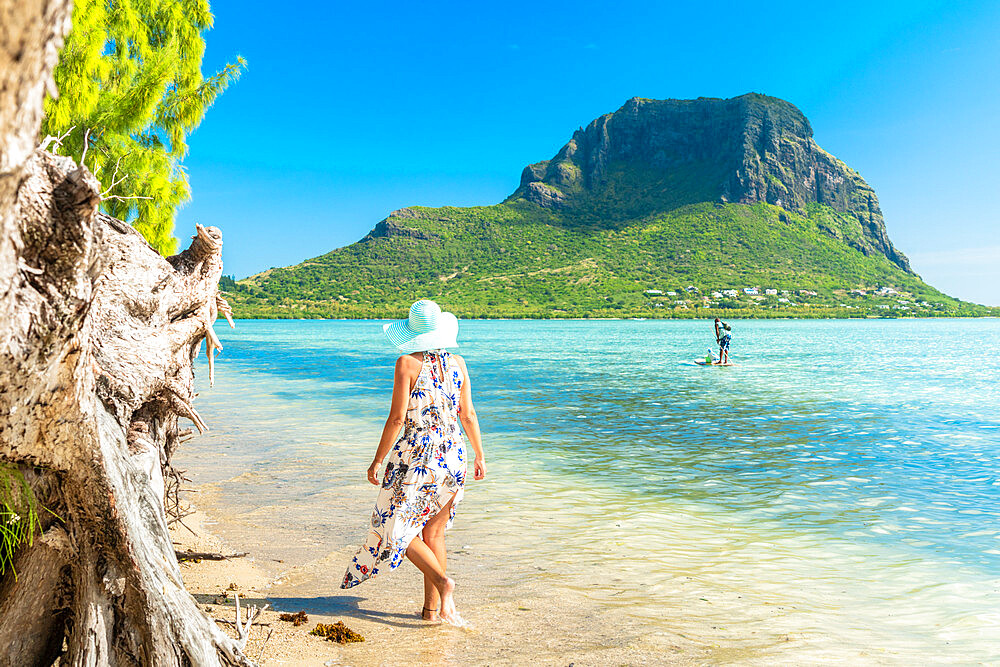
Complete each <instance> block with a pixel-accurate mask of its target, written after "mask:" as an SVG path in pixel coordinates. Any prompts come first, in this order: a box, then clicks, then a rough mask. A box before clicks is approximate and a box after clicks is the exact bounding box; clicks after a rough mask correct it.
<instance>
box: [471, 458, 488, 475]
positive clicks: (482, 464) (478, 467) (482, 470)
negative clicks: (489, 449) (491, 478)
mask: <svg viewBox="0 0 1000 667" xmlns="http://www.w3.org/2000/svg"><path fill="white" fill-rule="evenodd" d="M484 477H486V461H485V460H483V459H476V462H475V464H473V467H472V479H483V478H484Z"/></svg>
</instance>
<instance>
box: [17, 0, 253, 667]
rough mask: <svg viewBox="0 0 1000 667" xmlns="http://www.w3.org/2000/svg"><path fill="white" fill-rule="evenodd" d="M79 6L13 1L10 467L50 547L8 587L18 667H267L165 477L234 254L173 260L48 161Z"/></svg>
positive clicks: (200, 235) (75, 171)
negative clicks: (239, 633)
mask: <svg viewBox="0 0 1000 667" xmlns="http://www.w3.org/2000/svg"><path fill="white" fill-rule="evenodd" d="M68 20H69V3H68V2H66V0H47V1H46V0H0V459H4V460H7V461H12V462H14V463H17V464H18V465H19V466H20V469H21V470H22V472H23V473H24V474H25V476H26V478H27V479H28V481H29V483H30V484H31V486H32V488H33V489H34V490H35V493H36V495H37V497H38V500H39V502H40V503H41V504H43V505H45V506H46V507H48V508H49V509H51V510H53V511H54V512H55V514H57V515H58V516H59V517H60V518H59V519H56V518H53V517H52V516H50V515H48V514H46V517H47V518H46V519H45V520H44V521H43V528H44V534H43V535H42V536H41V537H39V538H37V539H36V540H35V541H34V544H33V545H32V546H30V547H24V548H22V549H21V551H20V552H19V553H18V554H17V555H16V558H15V561H16V566H17V572H18V576H17V577H16V578H15V577H14V576H13V574H12V573H10V572H8V573H7V575H5V576H4V577H3V578H2V579H0V665H18V666H20V665H48V664H51V663H52V662H53V661H54V660H55V659H56V658H58V657H60V656H61V664H64V665H220V664H223V665H250V662H249V661H248V660H247V659H246V658H245V657H244V656H243V655H242V653H241V651H240V648H239V645H238V644H237V643H236V642H235V641H234V640H232V639H230V638H229V637H227V636H226V635H225V634H224V633H222V632H221V631H220V630H219V629H218V628H217V627H216V626H215V624H214V623H213V622H212V621H211V620H210V619H209V618H208V617H207V616H206V615H205V614H204V613H202V612H201V611H200V610H199V609H198V607H197V605H196V603H195V601H194V599H193V598H192V597H191V595H190V594H188V593H187V591H186V590H185V589H184V585H183V583H182V581H181V575H180V570H179V568H178V566H177V560H176V557H175V554H174V549H173V545H172V543H171V540H170V537H169V534H168V531H167V524H166V517H165V515H164V509H163V478H162V472H161V470H162V466H164V465H167V464H169V459H170V456H171V454H172V453H173V451H174V449H175V448H176V446H177V437H178V424H177V422H178V416H179V415H180V416H184V417H186V418H189V419H191V420H192V421H193V422H194V423H195V424H196V425H197V426H198V427H199V428H204V424H203V422H202V421H201V418H200V417H199V416H198V415H197V413H196V412H195V411H194V408H193V406H192V399H193V371H192V362H193V360H194V358H195V355H196V354H197V352H198V350H199V348H200V345H201V341H202V340H203V339H205V338H206V336H207V337H208V347H209V350H210V352H211V351H212V350H213V347H214V346H215V343H217V339H216V338H215V334H214V333H213V332H212V331H211V326H212V324H213V322H214V321H215V319H216V315H217V312H218V309H219V308H220V307H221V308H223V309H224V310H225V309H227V308H228V306H226V304H225V302H224V301H223V300H222V299H221V297H220V296H219V292H218V279H219V277H220V275H221V273H222V260H221V249H222V238H221V234H220V233H219V231H218V230H217V229H215V228H212V227H209V228H202V227H200V226H199V227H198V229H197V234H196V236H195V237H194V240H193V241H192V243H191V246H190V247H189V248H188V249H187V250H185V251H184V252H182V253H181V254H179V255H176V256H174V257H171V258H169V259H164V258H162V257H160V255H158V254H157V253H156V252H155V251H154V250H153V249H152V248H151V247H150V246H149V245H148V244H147V243H146V242H145V240H144V239H143V238H142V237H141V236H140V235H139V234H138V233H136V232H135V231H134V230H132V228H131V227H129V226H128V225H127V224H124V223H122V222H120V221H117V220H114V219H112V218H109V217H107V216H105V215H103V214H101V213H99V212H98V211H97V207H98V204H99V201H100V194H99V193H100V191H101V190H100V185H99V184H98V182H97V180H96V179H95V178H94V176H93V175H91V174H90V173H89V172H88V171H87V170H86V169H85V168H83V167H81V166H79V165H77V164H75V163H74V162H73V161H72V160H71V159H69V158H65V157H59V156H56V155H53V154H51V153H47V152H44V151H42V150H33V149H32V146H33V145H34V144H35V143H36V141H37V131H38V126H39V121H40V118H41V109H42V98H43V94H44V91H45V87H46V84H47V82H49V81H50V77H51V71H52V67H53V66H54V63H55V59H56V54H57V53H58V48H59V46H60V43H61V39H62V35H64V34H65V31H66V30H67V28H68Z"/></svg>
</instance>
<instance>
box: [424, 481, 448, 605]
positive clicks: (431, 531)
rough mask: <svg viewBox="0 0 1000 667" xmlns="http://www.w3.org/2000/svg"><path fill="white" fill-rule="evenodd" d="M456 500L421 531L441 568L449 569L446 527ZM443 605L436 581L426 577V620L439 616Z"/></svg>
mask: <svg viewBox="0 0 1000 667" xmlns="http://www.w3.org/2000/svg"><path fill="white" fill-rule="evenodd" d="M453 502H454V497H452V499H451V500H449V501H448V504H447V505H445V506H444V507H442V508H441V511H440V512H438V513H437V514H436V515H434V517H432V518H431V519H430V520H429V521H428V522H427V524H426V525H425V526H424V530H423V532H422V533H421V537H422V538H423V540H424V544H426V545H427V546H428V547H430V549H431V551H433V552H434V555H435V556H436V557H437V560H438V563H439V564H440V565H441V569H442V570H445V571H447V570H448V551H447V549H446V548H445V545H444V529H445V527H446V526H447V525H448V517H449V516H451V506H452V503H453ZM440 605H441V595H440V594H439V593H438V590H437V587H436V586H434V582H433V581H432V580H431V579H430V578H429V577H426V576H425V577H424V609H423V612H422V615H423V617H424V619H425V620H428V621H433V620H434V619H435V618H436V617H437V613H436V610H437V609H438V608H439V607H440ZM429 609H434V610H435V613H431V612H429V611H428V610H429Z"/></svg>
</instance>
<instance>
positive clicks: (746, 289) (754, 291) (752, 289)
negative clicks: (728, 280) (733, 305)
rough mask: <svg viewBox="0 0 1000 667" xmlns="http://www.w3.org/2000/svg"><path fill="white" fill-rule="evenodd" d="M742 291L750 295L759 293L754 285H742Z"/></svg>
mask: <svg viewBox="0 0 1000 667" xmlns="http://www.w3.org/2000/svg"><path fill="white" fill-rule="evenodd" d="M743 293H744V294H750V295H757V294H760V290H759V289H757V288H756V287H744V288H743Z"/></svg>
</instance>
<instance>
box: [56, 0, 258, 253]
mask: <svg viewBox="0 0 1000 667" xmlns="http://www.w3.org/2000/svg"><path fill="white" fill-rule="evenodd" d="M212 20H213V19H212V13H211V11H210V9H209V4H208V2H207V0H78V1H77V2H76V3H75V6H74V13H73V27H72V29H71V30H70V33H69V35H68V37H67V39H66V44H65V47H64V48H63V51H62V53H61V54H60V59H59V64H58V65H57V67H56V70H55V81H56V87H57V88H58V90H59V96H58V97H50V98H48V99H47V100H46V102H45V119H44V121H43V123H42V130H41V134H42V136H46V135H50V136H53V137H61V136H63V135H64V134H66V133H67V132H68V133H69V134H67V135H66V137H65V138H64V139H63V141H62V144H61V146H60V147H59V151H60V152H61V153H63V154H66V155H71V156H73V157H74V158H76V159H77V160H79V159H81V158H83V159H84V161H85V163H86V166H87V167H89V168H90V169H91V171H93V172H94V173H95V174H96V175H97V178H98V180H100V181H101V183H102V187H104V188H105V190H106V193H105V197H106V198H105V200H104V202H103V203H102V208H103V209H104V210H105V211H106V212H107V213H109V214H110V215H113V216H115V217H117V218H120V219H122V220H128V221H130V222H131V223H132V224H133V226H134V227H135V228H136V229H137V230H139V231H140V232H141V233H142V234H143V236H145V237H146V239H147V240H148V241H149V242H150V243H151V244H152V245H153V247H155V248H156V249H157V250H158V251H160V252H161V253H163V254H172V253H174V252H175V251H176V245H177V240H176V239H175V238H174V236H173V229H174V218H175V215H176V211H177V209H178V207H179V206H181V205H182V204H183V203H184V202H186V201H187V200H188V199H189V197H190V189H189V186H188V181H187V176H186V174H185V172H184V170H183V168H182V167H181V161H182V160H183V158H184V156H185V154H186V153H187V136H188V135H189V134H190V133H191V132H192V131H193V130H194V129H195V128H196V127H197V126H198V124H199V123H200V122H201V120H202V118H203V117H204V115H205V111H206V110H207V109H208V107H210V106H211V105H212V103H213V102H214V101H215V99H216V98H217V97H218V96H219V94H220V93H222V91H224V90H225V89H226V87H227V86H228V85H229V84H230V83H232V82H233V81H235V80H236V79H238V78H239V76H240V74H241V72H242V71H243V69H244V68H245V67H246V63H245V61H244V60H243V59H242V58H239V57H237V59H236V62H235V63H232V64H229V65H227V66H226V67H224V68H223V69H222V70H221V71H219V72H218V73H216V74H215V75H213V76H210V77H208V78H205V77H204V76H203V75H202V72H201V65H202V57H203V55H204V52H205V39H204V33H205V31H207V30H208V29H210V28H211V27H212ZM84 153H86V156H85V157H84Z"/></svg>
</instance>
